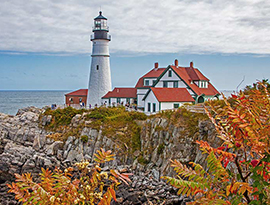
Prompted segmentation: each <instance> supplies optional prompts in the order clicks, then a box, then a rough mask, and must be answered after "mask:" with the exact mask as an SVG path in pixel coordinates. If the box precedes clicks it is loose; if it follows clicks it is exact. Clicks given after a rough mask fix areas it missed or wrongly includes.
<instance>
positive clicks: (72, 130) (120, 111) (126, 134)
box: [40, 107, 147, 153]
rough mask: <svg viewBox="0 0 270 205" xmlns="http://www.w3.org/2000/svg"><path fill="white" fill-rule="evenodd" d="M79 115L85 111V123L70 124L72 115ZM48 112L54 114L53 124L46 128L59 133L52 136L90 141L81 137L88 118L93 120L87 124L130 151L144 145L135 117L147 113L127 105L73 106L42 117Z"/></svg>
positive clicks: (59, 138)
mask: <svg viewBox="0 0 270 205" xmlns="http://www.w3.org/2000/svg"><path fill="white" fill-rule="evenodd" d="M76 114H81V115H82V114H83V115H82V116H81V117H80V121H81V123H80V124H78V125H77V126H76V127H73V126H70V124H71V121H72V118H73V117H74V116H75V115H76ZM45 115H51V116H52V121H51V123H49V124H48V125H46V126H45V129H47V130H49V131H53V132H56V133H57V135H51V137H52V138H53V139H56V138H57V139H56V140H62V141H65V140H66V139H67V137H68V136H75V137H78V138H80V139H81V140H82V141H83V142H87V141H88V137H87V136H81V131H82V129H83V128H84V127H86V126H85V121H89V122H90V123H88V124H87V127H90V128H92V129H96V130H100V129H101V130H102V133H103V136H106V137H108V138H111V139H112V140H113V141H114V142H116V143H117V144H118V145H120V146H121V147H122V149H123V150H125V151H126V152H129V153H130V152H131V153H133V152H134V151H136V150H140V147H141V141H140V132H141V128H140V127H139V126H138V125H137V123H136V122H135V120H146V119H147V116H146V115H145V114H144V113H139V112H127V111H126V110H125V107H111V108H105V107H100V108H95V109H93V110H76V109H74V108H71V107H68V108H65V109H57V110H51V109H47V110H46V111H45V112H44V113H43V114H42V115H41V116H40V119H42V117H43V116H45ZM40 126H41V124H40Z"/></svg>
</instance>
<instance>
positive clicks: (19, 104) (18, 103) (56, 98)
mask: <svg viewBox="0 0 270 205" xmlns="http://www.w3.org/2000/svg"><path fill="white" fill-rule="evenodd" d="M68 92H70V91H68V90H60V91H58V90H53V91H0V113H5V114H9V115H16V113H17V111H18V109H20V108H25V107H29V106H35V107H38V108H42V107H44V106H51V105H52V104H57V105H64V104H65V94H66V93H68ZM220 92H222V93H224V95H225V96H226V97H228V96H230V94H231V93H233V91H231V90H223V91H222V90H221V91H220Z"/></svg>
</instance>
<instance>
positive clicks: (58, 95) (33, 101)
mask: <svg viewBox="0 0 270 205" xmlns="http://www.w3.org/2000/svg"><path fill="white" fill-rule="evenodd" d="M68 92H69V91H66V90H61V91H0V113H5V114H9V115H15V114H16V113H17V111H18V109H20V108H25V107H29V106H35V107H38V108H42V107H44V106H51V105H52V104H57V105H64V103H65V94H66V93H68Z"/></svg>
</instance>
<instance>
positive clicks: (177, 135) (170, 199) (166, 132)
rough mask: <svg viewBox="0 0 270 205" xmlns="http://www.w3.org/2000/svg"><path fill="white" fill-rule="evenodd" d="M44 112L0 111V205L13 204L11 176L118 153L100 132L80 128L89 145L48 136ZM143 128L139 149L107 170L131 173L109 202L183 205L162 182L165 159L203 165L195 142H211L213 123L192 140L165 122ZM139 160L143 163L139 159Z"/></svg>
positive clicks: (120, 157)
mask: <svg viewBox="0 0 270 205" xmlns="http://www.w3.org/2000/svg"><path fill="white" fill-rule="evenodd" d="M43 112H44V110H43V109H38V108H34V107H29V108H25V109H20V110H19V111H18V113H17V115H16V116H10V115H6V114H1V113H0V204H1V205H8V204H10V205H11V204H17V202H16V201H15V200H14V197H13V195H12V194H7V192H6V191H7V187H6V185H5V184H6V183H11V182H12V181H13V180H14V173H24V172H31V173H33V175H34V176H35V175H37V174H38V173H39V172H40V170H41V167H45V168H47V167H48V168H51V169H52V168H54V167H61V168H65V167H68V166H70V165H71V164H73V163H75V162H78V161H81V160H82V159H87V160H90V161H91V159H92V157H93V154H94V153H95V151H96V150H99V149H100V148H104V149H106V150H108V149H111V150H117V143H116V142H115V141H114V140H113V139H111V138H108V137H106V136H104V135H103V134H102V131H100V130H97V129H92V128H90V127H87V126H85V127H83V129H82V131H81V133H80V135H81V136H87V137H88V141H82V140H81V138H78V137H75V136H69V137H68V138H67V140H66V141H57V140H53V139H52V138H49V137H47V136H48V135H51V134H54V133H52V132H51V131H48V130H46V129H44V126H45V125H46V124H48V123H50V121H51V120H52V117H51V116H44V117H42V118H40V114H41V113H43ZM82 117H83V116H82V115H76V116H74V118H73V119H72V123H71V125H70V126H74V127H76V126H78V124H79V123H81V120H82ZM137 123H138V124H139V125H140V126H141V134H140V141H141V150H137V151H136V152H134V153H133V156H125V155H116V159H115V160H114V161H112V163H110V164H106V166H108V167H113V168H123V166H124V167H125V168H127V169H128V170H129V172H131V173H133V174H134V175H133V177H132V183H131V184H130V186H126V185H121V186H120V187H119V189H118V191H117V192H116V193H117V197H118V198H119V200H120V201H119V202H118V203H115V202H113V204H124V205H125V204H126V205H128V204H185V201H186V200H188V199H186V198H184V197H182V196H177V194H176V190H175V189H174V188H172V187H171V186H168V185H166V183H165V182H164V181H161V180H160V176H162V175H171V176H172V175H174V172H173V170H172V168H171V167H170V165H169V159H178V160H180V161H182V162H188V161H196V162H200V163H201V164H203V162H204V156H202V155H201V152H200V151H199V150H198V147H197V146H196V144H195V143H194V142H195V140H196V139H205V138H207V139H208V141H210V142H211V141H212V144H213V143H217V142H215V140H214V139H215V132H214V128H213V125H212V124H211V123H210V122H209V121H202V122H200V123H199V124H198V125H197V126H198V127H199V131H198V132H197V133H195V134H194V135H193V136H190V135H189V134H188V133H186V132H183V129H184V128H183V127H181V126H174V125H173V124H169V122H168V120H166V119H163V118H152V119H147V120H145V121H140V122H137ZM142 159H143V160H142Z"/></svg>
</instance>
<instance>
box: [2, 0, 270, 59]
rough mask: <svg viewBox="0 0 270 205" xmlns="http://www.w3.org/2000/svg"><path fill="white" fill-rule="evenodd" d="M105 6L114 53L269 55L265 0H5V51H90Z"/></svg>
mask: <svg viewBox="0 0 270 205" xmlns="http://www.w3.org/2000/svg"><path fill="white" fill-rule="evenodd" d="M100 6H102V10H103V14H104V16H106V17H107V18H108V24H109V26H110V34H111V35H112V41H111V42H110V49H111V52H114V53H216V52H218V53H251V54H270V47H269V42H270V16H269V12H270V2H269V1H266V0H265V1H261V0H235V1H230V0H215V1H214V0H192V1H190V0H167V1H164V0H147V1H139V2H138V1H137V0H136V1H135V0H130V1H124V0H118V1H108V0H99V1H97V0H93V1H87V0H80V1H77V0H28V1H27V3H25V1H21V0H2V1H1V7H0V13H1V20H0V28H1V32H0V50H2V51H9V52H11V53H12V52H14V54H16V53H20V52H22V53H23V52H39V53H43V54H47V55H50V54H52V55H54V54H57V55H59V54H62V55H69V54H72V55H73V54H88V53H90V52H91V43H90V42H89V35H91V33H92V31H91V28H92V25H93V18H94V17H96V16H97V15H98V11H99V8H100Z"/></svg>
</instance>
